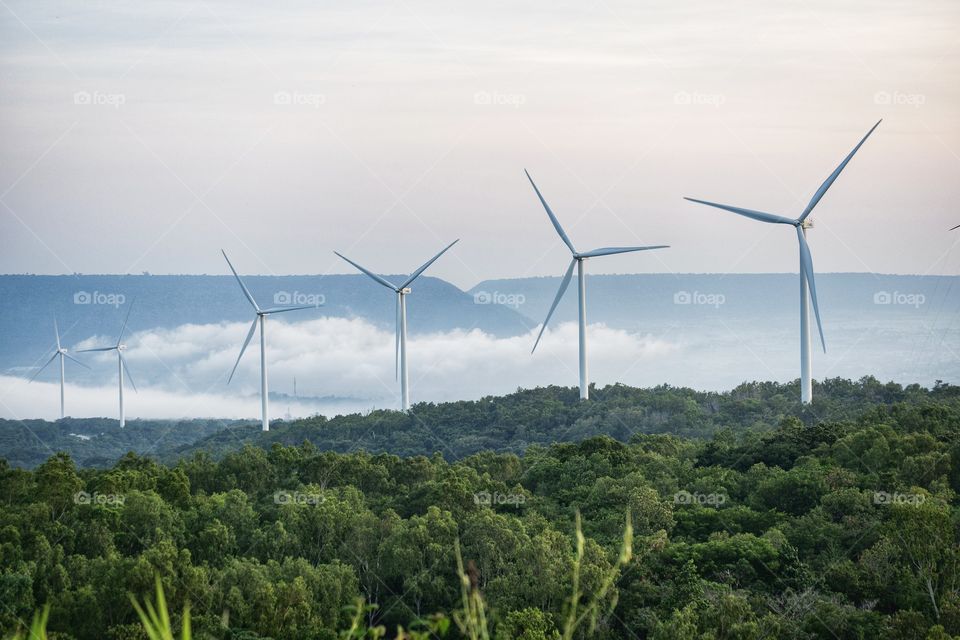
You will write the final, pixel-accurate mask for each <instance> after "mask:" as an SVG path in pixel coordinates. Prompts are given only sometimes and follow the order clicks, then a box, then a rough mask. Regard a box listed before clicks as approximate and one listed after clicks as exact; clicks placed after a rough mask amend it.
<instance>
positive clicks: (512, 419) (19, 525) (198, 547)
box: [0, 380, 960, 640]
mask: <svg viewBox="0 0 960 640" xmlns="http://www.w3.org/2000/svg"><path fill="white" fill-rule="evenodd" d="M817 392H818V393H819V398H820V400H818V402H817V403H816V404H815V405H814V406H813V407H811V408H809V410H804V411H803V412H800V413H797V409H798V407H797V405H796V403H795V401H794V400H793V398H794V397H795V395H796V389H795V388H791V387H780V386H777V385H762V384H761V385H747V386H744V387H741V388H739V389H737V390H735V391H733V392H730V393H727V394H721V395H715V394H696V393H694V392H691V391H685V390H678V389H668V388H662V389H652V390H638V389H629V388H625V387H614V388H610V389H605V390H600V393H599V394H598V397H599V399H598V400H596V401H591V402H589V403H579V402H578V401H577V400H576V395H575V391H574V390H572V389H541V390H534V391H526V392H521V393H517V394H514V395H512V396H509V397H507V398H501V399H496V400H486V401H481V402H475V403H456V404H447V405H438V406H431V405H419V406H418V407H416V408H415V409H414V411H413V412H412V413H411V416H410V417H409V418H403V417H402V416H399V415H396V414H386V413H380V414H375V415H372V416H367V417H365V418H362V417H357V416H352V417H348V418H341V419H335V420H331V421H329V422H326V421H315V422H310V421H303V422H300V423H296V424H294V425H288V426H284V427H282V428H280V429H278V430H277V431H276V432H271V434H270V435H269V438H256V439H255V441H256V442H257V444H260V445H266V444H268V443H270V442H271V441H274V440H282V439H284V438H296V437H301V436H304V435H309V436H310V438H311V439H312V440H314V441H315V442H316V443H317V444H310V443H306V444H303V445H299V446H296V447H285V446H281V445H275V446H271V447H270V448H269V449H266V450H264V449H262V448H259V447H254V446H247V447H243V448H242V449H240V450H238V451H233V452H230V453H227V454H225V455H223V456H222V458H220V459H219V460H216V459H213V458H211V456H209V455H206V454H204V453H202V452H197V453H196V454H195V455H192V456H190V457H189V458H185V459H181V460H180V462H178V463H177V464H176V465H175V466H167V465H162V464H158V463H157V462H155V461H153V460H150V459H148V458H144V457H140V456H136V455H132V454H131V455H129V456H125V457H124V458H123V459H122V460H120V461H119V462H118V463H117V464H116V465H114V466H113V467H112V468H109V469H99V470H91V469H88V470H78V469H77V468H76V467H75V465H74V462H73V461H72V460H71V459H70V458H69V457H68V456H66V455H62V454H61V455H57V456H53V457H51V458H50V459H49V460H47V461H45V462H44V463H43V464H41V465H39V466H38V467H37V468H36V469H34V470H32V471H26V470H21V469H12V468H9V467H8V466H7V465H5V464H4V463H2V461H0V603H2V604H3V606H2V607H0V637H7V634H8V633H9V632H11V631H13V630H14V629H15V628H16V627H17V626H18V625H19V623H20V622H19V621H22V620H29V619H30V616H31V614H32V613H33V612H34V611H36V610H38V609H40V608H41V607H43V605H44V604H46V603H49V604H50V605H51V608H50V622H49V630H50V631H51V632H52V633H51V635H50V637H51V638H57V639H58V640H103V639H106V640H145V639H146V638H147V636H146V635H144V634H143V630H142V629H141V628H140V626H139V624H138V621H137V617H136V614H135V613H134V610H133V607H131V603H130V600H129V594H133V595H134V597H136V598H138V599H140V600H142V599H143V598H145V597H147V596H148V595H151V594H152V591H153V589H154V585H155V582H154V580H155V577H158V578H159V580H160V581H161V584H162V588H163V590H164V592H165V593H166V602H167V603H168V607H167V608H168V609H169V611H170V612H171V615H172V617H173V622H172V624H173V626H174V627H178V626H179V625H180V623H181V620H180V614H181V612H182V611H184V609H185V607H187V606H188V605H189V608H190V619H191V620H192V625H193V635H192V637H196V638H216V639H218V640H269V639H273V640H286V639H297V640H336V639H337V638H340V639H346V638H352V639H358V638H389V637H401V638H404V640H411V639H414V638H421V639H426V638H430V639H431V640H433V639H437V640H440V639H443V638H449V639H451V640H455V639H458V638H464V637H466V638H469V637H474V638H477V637H484V638H486V637H489V638H495V639H496V640H558V639H560V638H561V637H563V638H572V639H573V638H575V639H576V640H588V639H590V640H622V639H624V638H636V639H638V640H639V639H641V638H643V639H650V640H764V639H767V638H770V639H772V638H777V639H782V640H812V639H816V640H848V639H849V640H865V639H867V638H871V639H872V638H878V639H881V640H903V639H908V640H955V639H956V638H957V637H960V544H958V542H960V535H958V523H960V509H958V499H957V495H958V492H960V465H958V464H957V463H956V461H957V460H960V398H958V393H957V392H958V389H957V388H956V387H952V386H944V385H940V386H938V387H936V388H935V389H932V390H929V391H927V390H923V389H919V388H910V389H903V388H900V387H897V386H895V385H882V384H879V383H877V382H876V381H872V380H867V381H863V382H861V383H850V382H843V381H831V382H830V383H828V384H827V385H824V386H822V387H819V388H818V389H817ZM793 414H796V417H795V416H794V415H793ZM778 420H779V424H778V426H776V427H774V426H773V423H774V422H776V421H778ZM420 421H423V424H422V425H420V426H419V427H418V426H415V425H418V424H420ZM423 425H429V426H430V428H433V429H435V430H440V429H441V427H442V429H443V430H442V432H441V433H442V434H443V436H444V437H446V438H448V439H449V442H450V444H449V446H450V447H451V448H454V447H456V449H455V450H454V451H453V453H457V452H458V450H459V451H467V450H469V449H471V448H481V447H485V446H487V445H488V443H490V442H494V441H495V440H496V439H497V438H499V439H501V441H500V442H497V443H496V444H497V447H498V448H501V449H502V448H504V447H506V446H517V447H519V446H520V443H521V442H525V443H528V444H529V443H531V442H534V441H537V442H539V441H546V440H549V439H575V438H576V439H579V438H582V437H583V436H585V435H588V434H590V433H593V432H595V431H599V430H604V429H606V430H610V431H615V432H616V435H617V436H618V437H622V438H629V442H627V443H623V442H618V441H616V440H614V439H612V438H609V437H605V436H600V437H594V438H587V439H584V440H582V441H580V442H577V443H560V444H554V445H550V446H545V447H544V446H530V447H529V448H527V449H526V452H525V453H524V454H523V455H522V456H518V455H515V454H512V453H494V452H490V451H484V452H481V453H478V454H475V455H471V456H467V457H465V458H462V459H460V460H456V461H450V460H446V459H444V457H443V456H440V455H433V456H429V457H425V456H412V457H399V456H394V455H388V454H380V455H371V454H369V453H366V452H352V453H349V454H343V453H336V452H332V451H322V450H320V449H319V448H318V446H321V445H322V446H324V447H329V446H336V447H338V448H344V447H347V446H348V443H349V442H350V438H351V437H353V438H354V441H353V443H352V445H353V446H355V447H359V446H361V445H363V446H367V445H370V443H371V442H374V441H373V440H370V439H369V438H372V436H367V435H365V433H364V429H367V430H371V429H373V430H375V431H376V433H377V437H378V438H381V442H382V443H384V444H387V443H389V444H391V446H395V447H397V448H406V449H409V450H420V451H430V450H435V449H440V450H443V448H442V447H439V446H438V444H437V442H436V441H435V440H430V439H424V440H423V441H421V442H417V440H416V438H417V437H418V434H419V436H420V437H423V438H427V436H426V435H424V434H426V433H428V432H427V431H419V430H418V429H426V428H427V427H425V426H423ZM491 425H497V426H498V427H497V428H498V430H497V431H495V432H493V433H495V434H496V435H495V436H491V435H490V433H492V432H491ZM614 425H618V426H616V427H615V426H614ZM644 425H646V426H647V427H648V428H649V429H650V430H655V431H663V432H668V433H669V432H671V431H674V432H677V433H704V432H707V431H710V430H716V429H723V430H722V431H718V432H717V434H716V436H715V437H714V438H712V439H708V440H702V439H691V438H685V437H678V436H674V435H666V434H661V435H646V434H642V433H639V432H638V429H639V428H640V427H642V426H644ZM734 425H736V426H737V428H738V429H740V430H741V432H740V433H735V432H733V431H731V430H728V429H725V428H726V427H730V426H734ZM388 429H395V430H397V433H398V435H397V436H396V438H394V439H391V438H389V437H388V435H389V434H388V432H387V430H388ZM754 429H756V430H754ZM631 430H633V431H634V432H633V433H632V434H631ZM432 437H439V436H432ZM364 438H367V439H366V440H365V439H364ZM577 514H579V515H580V521H581V522H582V532H583V536H584V537H583V538H577V537H576V536H575V533H574V532H575V531H576V530H577V529H576V524H575V523H576V522H578V520H577ZM628 516H629V522H630V525H631V529H632V533H633V539H632V546H631V547H626V546H624V545H623V544H622V541H623V540H624V539H629V536H628V535H627V534H629V530H628V529H627V527H626V525H625V522H626V519H627V517H628ZM625 531H627V534H625ZM631 548H632V553H630V552H629V549H631ZM458 557H460V558H462V563H463V564H462V565H461V566H465V567H467V569H466V572H461V573H460V574H459V575H458V570H457V567H458ZM358 602H359V603H360V605H364V603H366V605H371V606H370V608H365V606H360V608H359V611H360V615H359V616H358V617H352V615H351V614H352V610H351V607H358ZM465 603H466V604H465ZM573 603H576V605H574V604H573ZM372 605H376V606H372ZM481 605H482V606H483V611H484V612H485V613H484V616H483V620H482V625H483V627H484V633H483V634H480V633H479V632H477V631H476V627H471V628H472V629H473V631H474V634H473V635H471V634H470V633H459V627H458V626H457V623H461V624H463V623H464V620H467V619H473V620H477V619H479V616H478V615H477V611H478V610H479V607H480V606H481ZM574 606H579V607H580V608H579V609H574V608H573V607H574ZM594 606H595V608H593V609H590V610H587V607H594ZM571 611H574V612H575V613H580V614H582V617H578V616H577V615H571V614H570V612H571ZM468 612H472V613H468ZM588 613H590V615H589V616H588V615H587V614H588ZM578 620H579V621H580V622H581V624H580V627H579V629H576V630H575V631H574V630H573V629H572V627H571V625H573V624H574V623H575V622H576V621H578ZM401 625H402V627H403V628H405V629H408V630H409V629H411V627H412V628H414V629H415V630H417V632H418V633H419V634H420V635H414V634H406V633H401V632H399V631H398V628H399V627H400V626H401ZM368 626H369V627H373V628H372V629H370V630H368V629H367V627H368ZM487 634H489V635H487ZM35 637H37V636H35ZM155 637H157V636H155ZM163 637H167V638H173V637H186V635H184V636H179V635H177V636H174V635H172V634H171V635H165V636H163Z"/></svg>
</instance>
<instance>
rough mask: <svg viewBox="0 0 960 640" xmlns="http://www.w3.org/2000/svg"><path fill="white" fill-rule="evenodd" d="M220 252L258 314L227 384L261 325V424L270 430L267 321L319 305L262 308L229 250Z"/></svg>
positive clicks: (265, 429)
mask: <svg viewBox="0 0 960 640" xmlns="http://www.w3.org/2000/svg"><path fill="white" fill-rule="evenodd" d="M220 253H222V254H223V258H224V260H226V261H227V264H228V265H229V266H230V271H232V272H233V277H235V278H236V279H237V282H238V283H239V284H240V289H241V290H243V295H244V296H246V298H247V300H249V301H250V304H251V305H253V310H254V312H255V313H256V316H255V317H254V318H253V324H251V325H250V331H248V332H247V339H246V340H244V341H243V346H242V347H240V355H239V356H237V362H236V363H235V364H234V365H233V370H232V371H231V372H230V377H229V378H227V384H230V381H231V380H233V374H234V373H236V372H237V367H238V366H239V365H240V358H242V357H243V352H244V351H246V350H247V345H249V344H250V340H252V339H253V333H254V332H255V331H256V330H257V325H258V324H259V325H260V419H261V426H262V429H263V430H264V431H270V412H269V406H268V405H269V397H268V396H269V393H268V390H267V338H266V333H265V331H264V330H265V329H266V323H267V316H269V315H272V314H274V313H283V312H285V311H298V310H300V309H315V308H316V307H317V305H305V306H301V307H271V308H269V309H261V308H260V306H259V305H257V301H256V300H254V299H253V296H252V295H251V294H250V291H249V290H248V289H247V285H245V284H243V280H241V279H240V276H239V275H237V270H236V269H234V268H233V264H232V263H231V262H230V258H228V257H227V252H226V251H224V250H223V249H221V250H220Z"/></svg>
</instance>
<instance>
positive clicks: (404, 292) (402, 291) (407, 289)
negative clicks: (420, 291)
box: [397, 287, 413, 295]
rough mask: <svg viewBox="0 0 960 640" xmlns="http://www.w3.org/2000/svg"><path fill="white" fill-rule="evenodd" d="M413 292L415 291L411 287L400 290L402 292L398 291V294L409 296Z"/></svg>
mask: <svg viewBox="0 0 960 640" xmlns="http://www.w3.org/2000/svg"><path fill="white" fill-rule="evenodd" d="M411 291H413V289H411V288H410V287H404V288H403V289H400V291H398V292H397V293H402V294H403V295H407V294H408V293H410V292H411Z"/></svg>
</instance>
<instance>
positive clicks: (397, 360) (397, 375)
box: [393, 293, 403, 380]
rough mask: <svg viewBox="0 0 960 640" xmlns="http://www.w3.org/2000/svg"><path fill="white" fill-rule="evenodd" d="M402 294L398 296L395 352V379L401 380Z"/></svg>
mask: <svg viewBox="0 0 960 640" xmlns="http://www.w3.org/2000/svg"><path fill="white" fill-rule="evenodd" d="M402 295H403V294H402V293H398V294H397V323H396V334H397V336H396V338H397V339H396V341H395V343H394V350H393V379H394V380H399V379H400V299H401V296H402Z"/></svg>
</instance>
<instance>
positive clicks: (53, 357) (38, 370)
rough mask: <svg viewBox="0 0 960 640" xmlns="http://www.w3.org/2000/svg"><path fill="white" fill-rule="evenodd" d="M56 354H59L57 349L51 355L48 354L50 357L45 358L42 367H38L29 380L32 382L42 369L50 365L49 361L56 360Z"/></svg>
mask: <svg viewBox="0 0 960 640" xmlns="http://www.w3.org/2000/svg"><path fill="white" fill-rule="evenodd" d="M58 355H60V352H59V351H55V352H54V354H53V355H52V356H50V359H49V360H47V361H46V362H45V363H44V364H43V366H42V367H40V368H39V369H37V372H36V373H35V374H33V376H32V377H31V378H30V380H29V382H33V381H34V380H36V379H37V376H39V375H40V373H41V372H42V371H43V370H44V369H46V368H47V367H48V366H49V365H50V363H51V362H53V361H54V360H56V359H57V356H58Z"/></svg>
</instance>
